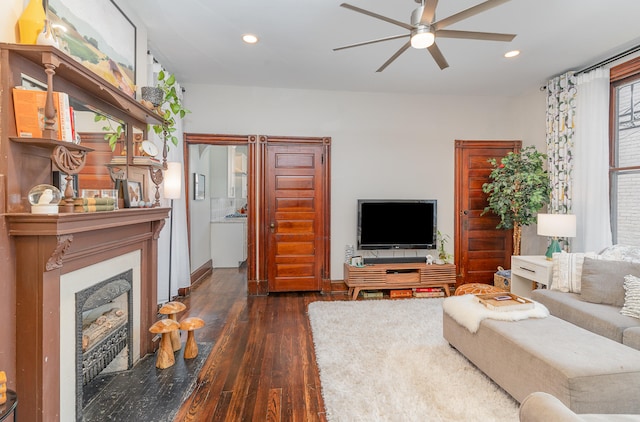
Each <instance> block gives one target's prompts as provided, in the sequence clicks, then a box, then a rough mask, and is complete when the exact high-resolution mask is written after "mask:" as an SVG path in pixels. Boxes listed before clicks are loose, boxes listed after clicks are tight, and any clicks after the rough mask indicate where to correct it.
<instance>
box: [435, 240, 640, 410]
mask: <svg viewBox="0 0 640 422" xmlns="http://www.w3.org/2000/svg"><path fill="white" fill-rule="evenodd" d="M616 252H619V250H616ZM614 255H616V254H614ZM616 257H618V256H616ZM598 258H610V256H607V255H606V254H603V255H602V256H598ZM582 269H583V270H584V278H581V279H580V280H581V281H582V282H583V284H582V285H579V284H578V286H579V287H580V289H581V291H579V292H577V291H573V292H561V291H557V290H541V291H534V292H533V293H532V298H533V299H534V300H537V301H538V302H540V303H542V304H544V305H545V306H547V308H548V309H549V311H550V312H551V316H549V317H547V318H543V319H527V320H522V321H516V322H505V321H496V320H491V319H487V320H484V321H482V322H481V323H480V326H479V329H478V330H477V332H475V333H471V332H469V330H467V329H465V328H464V327H462V326H461V325H460V324H459V323H458V322H456V321H455V320H454V319H453V318H451V317H450V316H449V315H447V313H446V312H445V313H444V315H443V334H444V337H445V339H446V340H447V341H448V342H449V343H450V344H451V346H453V347H454V348H456V349H457V350H458V351H459V352H461V353H462V354H463V355H464V356H465V357H467V359H469V360H470V361H471V362H473V363H474V364H475V365H476V366H477V367H478V368H479V369H480V370H482V371H483V372H484V373H485V374H487V375H488V376H489V377H490V378H491V379H493V380H494V381H495V382H496V383H497V384H498V385H500V386H501V387H502V388H503V389H504V390H505V391H507V392H508V393H509V394H511V395H512V396H513V397H514V398H515V399H516V400H518V401H520V402H524V400H525V398H526V397H528V395H529V394H531V393H535V392H540V391H542V392H546V393H548V394H551V395H553V396H555V397H556V399H558V400H559V401H560V402H561V403H563V404H564V405H565V406H567V408H569V409H570V410H571V411H572V412H575V413H577V414H599V413H604V414H618V413H628V414H638V415H640V399H639V397H640V396H639V393H638V392H640V352H639V351H638V350H640V347H639V346H640V319H638V318H635V317H631V316H627V315H622V314H621V310H622V309H623V308H626V305H627V304H626V303H625V287H624V286H626V283H625V282H624V279H625V277H626V276H628V275H629V274H633V275H635V276H636V277H640V264H635V263H632V262H620V261H617V262H615V261H609V262H604V260H600V259H593V260H588V259H587V258H585V259H584V263H583V268H582ZM581 277H582V275H581ZM574 281H575V280H574ZM574 287H575V286H574ZM532 420H533V419H532ZM546 420H548V421H553V420H563V419H546ZM569 420H571V419H569ZM578 420H580V419H578Z"/></svg>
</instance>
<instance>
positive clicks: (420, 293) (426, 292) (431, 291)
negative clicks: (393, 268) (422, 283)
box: [413, 287, 444, 297]
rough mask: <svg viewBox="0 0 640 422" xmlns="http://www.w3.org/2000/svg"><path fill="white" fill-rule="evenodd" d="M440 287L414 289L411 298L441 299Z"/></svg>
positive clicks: (442, 292) (442, 294)
mask: <svg viewBox="0 0 640 422" xmlns="http://www.w3.org/2000/svg"><path fill="white" fill-rule="evenodd" d="M443 296H444V291H442V287H416V288H415V289H413V297H443Z"/></svg>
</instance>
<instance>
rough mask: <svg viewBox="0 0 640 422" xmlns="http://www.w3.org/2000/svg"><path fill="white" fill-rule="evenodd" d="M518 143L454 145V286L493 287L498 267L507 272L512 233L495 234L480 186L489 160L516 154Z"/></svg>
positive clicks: (485, 179)
mask: <svg viewBox="0 0 640 422" xmlns="http://www.w3.org/2000/svg"><path fill="white" fill-rule="evenodd" d="M521 146H522V141H461V140H457V141H456V153H455V154H456V155H455V158H456V180H455V191H456V192H455V232H454V237H455V251H454V253H455V262H456V263H457V265H458V276H457V279H456V286H459V285H460V284H465V283H489V284H492V283H493V275H494V273H495V272H496V270H497V268H498V266H502V267H504V268H511V263H510V261H511V254H512V252H513V239H512V230H498V229H496V226H497V225H498V223H499V221H500V219H499V218H498V217H497V216H496V215H495V214H493V213H491V212H489V213H487V214H485V215H481V214H482V212H483V211H484V208H485V207H486V206H487V197H486V194H485V193H484V192H482V185H483V184H484V183H486V182H488V181H489V174H490V173H491V170H492V167H491V164H490V163H489V162H488V161H487V160H488V159H490V158H497V157H503V156H505V155H507V153H509V152H510V151H519V150H520V147H521Z"/></svg>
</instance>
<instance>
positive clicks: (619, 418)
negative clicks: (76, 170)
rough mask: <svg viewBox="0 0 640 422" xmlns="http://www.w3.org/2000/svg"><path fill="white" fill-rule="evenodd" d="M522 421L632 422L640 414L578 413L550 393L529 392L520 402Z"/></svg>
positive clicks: (638, 418) (639, 417)
mask: <svg viewBox="0 0 640 422" xmlns="http://www.w3.org/2000/svg"><path fill="white" fill-rule="evenodd" d="M519 419H520V422H560V421H561V422H605V421H606V422H631V421H636V422H638V421H640V415H622V414H615V415H612V414H577V413H575V412H573V411H572V410H571V409H569V408H568V407H567V406H565V405H564V403H562V402H561V401H560V400H558V399H557V398H556V397H554V396H552V395H551V394H549V393H543V392H535V393H531V394H529V395H528V396H527V397H525V399H524V400H523V401H522V403H520V412H519Z"/></svg>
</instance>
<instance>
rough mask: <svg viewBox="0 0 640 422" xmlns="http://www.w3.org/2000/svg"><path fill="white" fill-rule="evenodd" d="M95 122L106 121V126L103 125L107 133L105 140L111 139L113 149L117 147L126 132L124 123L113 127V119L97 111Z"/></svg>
mask: <svg viewBox="0 0 640 422" xmlns="http://www.w3.org/2000/svg"><path fill="white" fill-rule="evenodd" d="M93 121H94V122H101V121H102V122H106V125H105V126H102V130H104V131H105V132H106V133H105V134H104V140H105V141H109V147H111V151H114V150H115V149H116V145H117V144H118V140H119V139H120V137H121V136H122V134H123V133H124V125H123V124H119V125H117V126H116V127H115V128H114V127H113V124H112V123H113V121H112V120H111V119H109V118H108V117H107V116H105V115H103V114H98V113H96V114H95V115H94V117H93Z"/></svg>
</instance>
